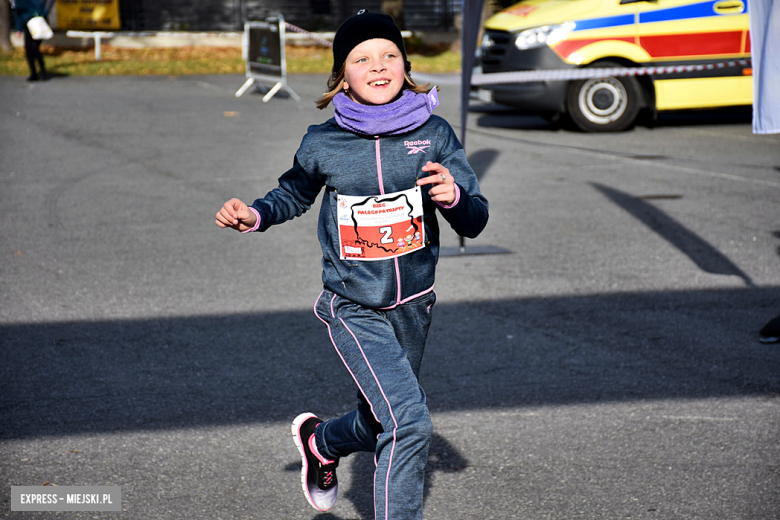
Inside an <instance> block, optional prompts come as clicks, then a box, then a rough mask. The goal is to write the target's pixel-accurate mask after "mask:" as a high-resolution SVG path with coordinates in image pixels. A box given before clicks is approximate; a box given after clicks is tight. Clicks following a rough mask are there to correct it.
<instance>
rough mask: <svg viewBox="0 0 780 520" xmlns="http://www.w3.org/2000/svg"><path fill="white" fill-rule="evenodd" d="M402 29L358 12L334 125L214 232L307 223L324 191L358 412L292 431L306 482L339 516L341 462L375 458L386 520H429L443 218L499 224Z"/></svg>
mask: <svg viewBox="0 0 780 520" xmlns="http://www.w3.org/2000/svg"><path fill="white" fill-rule="evenodd" d="M410 70H411V64H410V63H409V61H408V59H407V56H406V50H405V49H404V43H403V39H402V38H401V32H400V30H399V29H398V27H397V26H396V25H395V23H394V22H393V20H392V18H391V17H389V16H387V15H382V14H375V13H367V12H364V11H361V12H360V13H358V14H357V15H356V16H353V17H352V18H350V19H348V20H347V21H346V22H344V23H343V24H342V25H341V27H340V28H339V29H338V31H337V33H336V36H335V39H334V41H333V74H332V75H331V77H330V79H329V80H328V92H327V93H325V94H324V95H323V96H322V97H321V98H320V100H319V101H318V105H317V106H318V108H320V109H322V108H325V107H327V106H328V105H329V104H330V103H331V102H332V103H333V106H334V109H335V117H334V118H332V119H330V120H328V121H326V122H325V123H323V124H321V125H316V126H311V127H309V129H308V132H307V133H306V135H305V136H304V137H303V141H302V143H301V145H300V147H299V149H298V151H297V152H296V154H295V157H294V159H293V165H292V168H290V169H289V170H288V171H287V172H286V173H285V174H283V175H282V176H281V178H280V179H279V186H278V187H277V188H275V189H273V190H271V191H270V192H269V193H268V194H267V195H265V197H263V198H260V199H257V200H255V201H254V202H253V203H252V204H251V206H247V204H245V203H244V202H242V201H241V200H239V199H231V200H229V201H228V202H226V203H225V204H224V206H223V207H222V209H220V211H219V213H217V215H216V217H217V220H216V224H217V226H219V227H221V228H232V229H235V230H238V231H240V232H242V233H249V232H254V231H261V232H262V231H265V230H266V229H268V228H269V227H270V226H273V225H275V224H281V223H282V222H285V221H287V220H290V219H292V218H293V217H296V216H300V215H301V214H303V213H304V212H305V211H307V210H308V209H309V208H310V207H311V205H312V204H313V203H314V201H315V199H316V197H317V196H318V194H319V193H320V192H321V191H322V190H323V189H324V190H325V193H324V195H323V199H322V205H321V207H320V215H319V228H318V232H317V235H318V238H319V241H320V245H321V247H322V267H323V274H322V280H323V286H324V287H323V290H322V293H320V295H319V297H318V298H317V301H316V303H315V306H314V312H315V314H316V315H317V317H318V318H319V319H320V320H321V321H322V322H323V323H324V324H325V326H326V327H327V330H328V334H329V337H330V340H331V342H332V343H333V346H334V347H335V349H336V353H337V354H338V355H339V357H340V358H341V360H342V361H343V363H344V365H345V366H346V368H347V371H348V373H349V374H350V376H351V377H352V378H353V379H354V381H355V383H356V385H357V388H358V391H359V392H358V402H357V406H356V408H355V410H354V411H352V412H350V413H348V414H346V415H344V416H342V417H339V418H335V419H331V420H328V421H322V420H321V419H319V418H318V417H317V416H316V415H314V414H311V413H303V414H301V415H299V416H298V417H296V418H295V420H294V421H293V425H292V433H293V439H294V441H295V445H296V446H297V448H298V450H299V452H300V453H301V457H302V470H301V481H302V487H303V492H304V494H305V496H306V499H307V500H308V502H309V503H310V504H311V505H312V506H313V507H314V508H315V509H317V510H318V511H328V510H330V509H331V508H332V507H333V504H334V503H335V501H336V496H337V493H338V481H337V479H336V468H337V466H338V463H339V459H340V458H342V457H346V456H348V455H349V454H351V453H354V452H357V451H369V452H373V453H374V454H375V459H374V460H375V463H376V471H375V473H374V482H373V488H374V508H375V509H374V510H375V518H376V519H377V520H405V519H420V518H422V508H423V482H424V476H425V464H426V462H427V459H428V447H429V444H430V438H431V434H432V430H433V427H432V424H431V418H430V415H429V412H428V407H427V405H426V401H425V392H424V391H423V389H422V388H421V387H420V385H419V383H418V375H419V370H420V362H421V360H422V355H423V350H424V347H425V340H426V337H427V335H428V329H429V327H430V323H431V309H432V307H433V305H434V303H435V301H436V294H435V292H434V290H433V285H434V275H435V271H436V263H437V261H438V254H439V224H438V220H437V213H438V214H439V215H441V217H443V218H444V220H446V221H447V223H448V224H449V225H450V226H451V227H452V229H454V230H455V231H456V232H457V233H458V234H459V235H462V236H465V237H470V238H473V237H476V236H477V235H478V234H479V233H480V232H481V231H482V229H484V227H485V225H486V224H487V220H488V203H487V200H486V199H485V197H484V196H482V194H481V193H480V191H479V186H478V184H477V178H476V176H475V175H474V171H473V170H472V169H471V167H470V166H469V164H468V162H467V160H466V156H465V154H464V152H463V147H462V146H461V144H460V142H459V141H458V139H457V137H456V136H455V133H454V132H453V130H452V128H451V127H450V125H449V124H448V123H447V122H446V121H445V120H444V119H442V118H440V117H438V116H434V115H432V114H431V112H432V111H433V109H434V108H435V107H436V106H437V105H438V98H437V96H436V89H435V88H434V89H432V90H428V88H427V87H425V86H420V85H417V84H416V83H415V82H414V81H413V80H412V79H411V77H410V75H409V72H410Z"/></svg>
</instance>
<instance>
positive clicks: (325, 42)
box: [284, 22, 333, 47]
mask: <svg viewBox="0 0 780 520" xmlns="http://www.w3.org/2000/svg"><path fill="white" fill-rule="evenodd" d="M284 26H285V28H286V29H289V30H291V31H293V32H297V33H301V34H305V35H306V36H308V37H309V38H311V39H312V40H314V41H315V42H319V43H321V44H323V45H325V46H326V47H333V44H332V43H331V42H329V41H328V40H326V39H325V38H320V37H319V36H317V35H316V34H313V33H310V32H309V31H307V30H305V29H301V28H300V27H298V26H296V25H293V24H291V23H289V22H284Z"/></svg>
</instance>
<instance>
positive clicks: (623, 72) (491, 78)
mask: <svg viewBox="0 0 780 520" xmlns="http://www.w3.org/2000/svg"><path fill="white" fill-rule="evenodd" d="M746 65H750V60H749V59H747V60H736V61H724V62H721V63H709V64H705V65H673V66H667V67H611V68H583V69H574V68H572V69H546V70H545V69H542V70H528V71H520V72H495V73H492V74H474V75H473V76H472V77H471V84H472V85H501V84H506V83H529V82H535V81H564V80H577V79H591V78H606V77H617V76H653V75H658V74H675V73H682V72H693V71H701V70H713V69H723V68H727V67H740V66H746ZM413 77H414V79H415V80H416V81H424V82H436V84H437V85H458V84H460V81H461V78H460V75H459V74H448V75H444V76H438V75H432V74H419V73H417V74H413Z"/></svg>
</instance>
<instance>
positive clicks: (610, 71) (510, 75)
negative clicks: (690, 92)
mask: <svg viewBox="0 0 780 520" xmlns="http://www.w3.org/2000/svg"><path fill="white" fill-rule="evenodd" d="M285 26H286V27H287V28H288V29H290V30H291V31H295V32H298V33H301V34H305V35H307V36H308V37H309V38H311V39H312V40H314V41H317V42H319V43H321V44H323V45H325V46H327V47H333V43H331V42H329V41H328V40H325V39H324V38H320V37H319V36H317V35H316V34H312V33H310V32H309V31H306V30H304V29H301V28H300V27H296V26H295V25H293V24H291V23H287V22H285ZM746 65H750V59H745V60H735V61H724V62H721V63H708V64H704V65H671V66H667V67H611V68H602V69H599V68H583V69H577V68H571V69H542V70H527V71H520V72H494V73H492V74H473V75H472V76H471V84H472V85H501V84H506V83H531V82H536V81H566V80H573V79H575V80H576V79H592V78H606V77H618V76H654V75H658V74H679V73H682V72H694V71H702V70H713V69H723V68H727V67H744V66H746ZM413 77H414V79H415V81H419V82H424V83H436V84H437V85H460V81H461V76H460V74H442V75H438V74H436V75H434V74H424V73H419V72H417V73H413Z"/></svg>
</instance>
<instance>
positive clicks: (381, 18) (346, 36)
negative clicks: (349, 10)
mask: <svg viewBox="0 0 780 520" xmlns="http://www.w3.org/2000/svg"><path fill="white" fill-rule="evenodd" d="M374 38H384V39H385V40H390V41H391V42H393V43H394V44H396V45H397V46H398V48H399V49H400V50H401V54H403V55H404V59H406V49H404V39H403V38H402V37H401V30H400V29H399V28H398V26H397V25H396V24H395V22H394V21H393V18H392V17H391V16H390V15H387V14H378V13H368V12H366V11H365V10H362V11H360V12H359V13H358V14H356V15H355V16H353V17H352V18H349V19H347V21H346V22H344V23H343V24H341V27H339V29H338V31H336V36H335V37H334V38H333V74H336V73H338V71H339V70H341V67H342V66H343V65H344V62H345V61H346V60H347V56H349V53H350V52H352V49H354V48H355V47H357V46H358V45H360V44H361V43H363V42H364V41H366V40H372V39H374Z"/></svg>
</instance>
